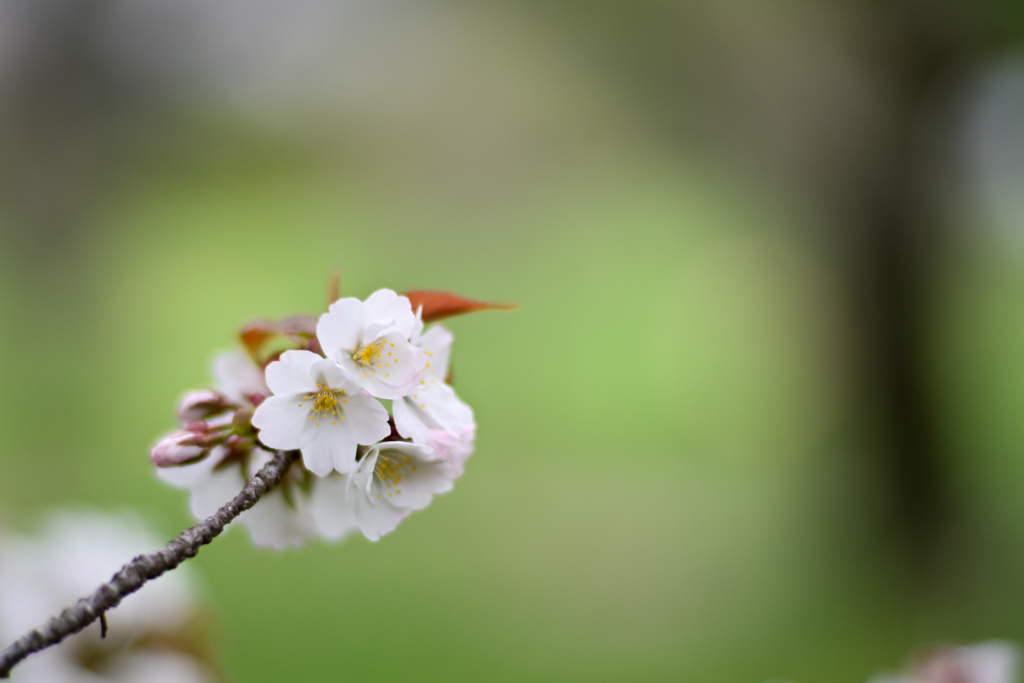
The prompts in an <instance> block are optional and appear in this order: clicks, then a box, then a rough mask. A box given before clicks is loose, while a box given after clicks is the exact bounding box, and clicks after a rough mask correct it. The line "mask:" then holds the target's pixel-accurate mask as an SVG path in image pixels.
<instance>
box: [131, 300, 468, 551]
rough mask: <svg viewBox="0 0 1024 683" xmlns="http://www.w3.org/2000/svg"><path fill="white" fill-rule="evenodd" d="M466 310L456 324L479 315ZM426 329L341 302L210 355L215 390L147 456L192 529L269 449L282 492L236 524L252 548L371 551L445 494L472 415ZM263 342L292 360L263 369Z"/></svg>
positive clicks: (435, 333) (437, 332)
mask: <svg viewBox="0 0 1024 683" xmlns="http://www.w3.org/2000/svg"><path fill="white" fill-rule="evenodd" d="M410 296H413V295H412V294H410ZM444 296H448V297H450V295H444ZM450 298H451V299H453V300H455V301H464V300H460V299H457V298H455V297H450ZM466 303H467V304H472V302H466ZM472 306H475V307H466V306H464V307H463V309H462V310H455V311H454V312H465V311H468V310H478V309H479V308H481V307H483V306H482V305H477V304H472ZM434 308H435V309H436V306H435V307H434ZM435 312H436V311H435ZM450 314H452V312H447V313H442V314H439V315H434V316H432V317H433V318H435V319H436V317H443V315H450ZM430 319H431V318H430V317H428V315H426V314H424V310H423V307H422V305H420V306H418V307H417V310H416V311H414V310H413V306H412V303H411V302H410V299H409V298H408V297H406V296H399V295H398V294H396V293H395V292H393V291H391V290H389V289H382V290H380V291H377V292H375V293H374V294H372V295H371V296H370V297H369V298H368V299H366V301H360V300H359V299H354V298H346V299H340V300H338V301H336V302H334V303H333V304H331V306H330V308H329V309H328V311H327V312H326V313H324V314H323V315H322V316H320V318H319V320H315V321H314V320H313V319H303V318H295V319H291V320H289V321H284V322H283V323H280V324H274V325H271V324H261V325H257V326H255V327H250V328H248V329H247V330H246V331H243V335H242V340H243V344H244V345H245V346H246V348H247V350H248V353H245V352H243V351H241V350H239V351H237V352H233V353H225V354H222V355H220V356H218V357H217V358H216V359H215V361H214V368H213V373H214V378H215V384H214V387H213V388H211V389H204V390H200V391H195V392H191V393H189V394H187V395H186V396H185V397H184V399H183V400H182V402H181V406H180V409H179V417H180V419H181V429H179V430H178V431H176V432H173V433H172V434H169V435H167V436H165V437H164V438H163V439H162V440H161V441H160V442H159V443H157V444H156V446H154V447H153V450H152V452H151V457H152V460H153V462H154V464H156V465H157V467H158V473H159V476H160V477H161V478H162V479H164V480H165V481H166V482H168V483H170V484H172V485H175V486H178V487H182V488H186V489H188V490H189V491H190V493H191V508H192V513H193V514H194V515H195V516H196V517H197V518H199V519H203V518H206V517H208V516H210V515H212V514H213V513H214V512H216V510H217V509H218V508H219V507H220V506H221V505H223V504H224V503H225V502H227V501H228V500H230V499H231V498H232V497H233V496H234V495H235V494H237V493H238V491H239V489H240V488H241V486H242V485H243V483H244V482H245V480H246V479H247V478H248V477H250V476H252V475H253V474H254V473H255V472H256V471H257V470H258V469H259V468H260V467H262V466H263V465H264V464H266V463H267V462H268V461H269V460H270V459H271V457H272V453H273V452H274V451H278V450H283V451H299V453H300V454H301V458H300V460H299V462H298V463H297V464H296V465H295V466H293V467H292V468H291V470H289V472H288V474H287V476H286V478H285V480H284V481H283V482H282V484H281V485H279V486H278V487H277V488H275V489H273V490H272V491H271V492H270V493H268V494H267V495H265V496H264V497H263V498H262V499H261V500H260V501H259V503H257V505H256V506H255V507H253V508H252V509H250V510H248V511H246V512H244V513H242V515H241V516H240V517H239V518H238V519H239V520H240V522H241V523H242V524H243V525H245V526H246V527H247V528H248V529H249V532H250V534H251V536H252V539H253V541H254V542H255V543H256V544H258V545H266V546H272V547H275V548H284V547H286V546H289V545H301V544H302V543H304V542H306V541H308V540H309V539H311V538H313V537H314V536H316V535H318V534H319V535H320V536H323V537H325V538H328V539H332V540H333V539H340V538H343V537H345V536H347V535H348V534H349V533H351V532H353V531H355V530H359V531H360V532H362V533H363V535H364V536H366V538H368V539H370V540H372V541H376V540H377V539H379V538H380V536H382V535H383V534H386V533H388V532H390V531H392V530H393V529H395V527H396V526H397V525H398V523H399V522H400V521H401V520H402V519H404V518H405V517H406V516H408V515H409V514H410V513H411V512H413V511H414V510H419V509H422V508H424V507H426V506H427V505H429V504H430V502H431V500H432V499H433V497H434V495H436V494H439V493H444V492H446V491H448V490H450V489H451V488H452V483H453V482H454V480H455V479H457V478H458V477H459V476H461V475H462V472H463V467H464V464H465V462H466V459H467V458H468V457H469V456H470V454H471V453H472V452H473V442H474V438H475V435H476V423H475V422H474V419H473V411H472V409H471V408H470V407H469V406H468V405H466V404H465V403H464V402H463V401H462V400H461V399H460V398H459V397H458V396H457V395H456V393H455V391H454V389H452V387H451V385H450V384H449V382H448V366H449V362H448V361H449V354H450V350H451V344H452V334H451V332H449V331H448V330H447V329H445V328H444V327H442V326H440V325H433V326H431V327H429V328H426V327H425V321H427V322H429V321H430ZM275 336H276V337H279V338H280V339H284V340H285V341H287V342H289V343H290V345H291V346H293V347H295V346H299V348H289V349H288V350H285V351H283V352H280V353H274V354H271V355H270V356H269V357H268V358H261V355H262V354H261V351H262V350H263V349H265V348H266V347H267V346H268V342H267V339H268V338H270V337H275Z"/></svg>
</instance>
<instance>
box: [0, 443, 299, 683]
mask: <svg viewBox="0 0 1024 683" xmlns="http://www.w3.org/2000/svg"><path fill="white" fill-rule="evenodd" d="M298 457H299V454H298V452H297V451H287V452H284V451H280V452H278V453H277V454H276V455H275V456H274V459H273V460H271V461H270V462H269V463H267V465H266V466H265V467H264V468H263V469H261V470H260V471H259V472H257V473H256V475H255V476H254V477H253V478H252V479H250V480H249V482H248V483H247V484H246V485H245V487H244V488H243V489H242V492H241V493H239V494H238V495H237V496H235V499H234V500H232V501H231V502H230V503H228V504H227V505H225V506H224V507H222V508H221V509H220V510H218V511H217V512H216V513H215V514H214V515H213V516H212V517H210V518H209V519H207V520H205V521H203V522H200V523H199V524H196V525H195V526H194V527H192V528H191V529H186V530H185V531H183V532H181V534H180V535H179V536H178V537H177V538H175V539H174V540H172V541H171V542H170V543H168V544H167V545H165V546H164V547H163V548H161V549H160V550H157V551H155V552H152V553H149V554H147V555H139V556H138V557H136V558H135V559H134V560H132V561H131V562H129V563H128V564H126V565H125V566H124V567H122V568H121V570H120V571H119V572H117V573H116V574H114V576H113V578H111V579H110V581H108V582H107V583H105V584H103V585H102V586H100V587H99V588H97V589H96V592H94V593H93V594H92V595H90V596H88V597H84V598H82V599H81V600H79V601H78V602H77V603H75V604H74V605H72V606H71V607H68V608H67V609H65V610H64V611H63V612H61V613H60V614H59V615H57V616H56V617H53V618H51V619H50V620H49V621H48V622H46V624H44V625H43V626H41V627H40V628H37V629H36V630H34V631H31V632H29V633H26V634H25V635H24V636H22V637H21V638H19V639H18V640H17V641H15V642H14V644H13V645H11V646H10V647H9V648H7V649H6V650H4V651H3V652H2V653H0V678H8V677H9V676H10V673H11V669H13V668H14V666H15V665H16V664H18V662H20V661H21V660H23V659H25V658H26V657H28V656H29V655H30V654H32V653H33V652H39V651H40V650H44V649H46V648H48V647H50V646H51V645H56V644H57V643H59V642H61V641H62V640H64V639H65V638H67V637H68V636H70V635H72V634H75V633H78V632H79V631H81V630H82V629H84V628H85V627H86V626H88V625H89V624H91V623H92V622H94V621H96V620H97V619H102V618H103V615H104V613H105V612H107V611H108V610H111V609H113V608H114V607H117V605H118V604H119V603H120V602H121V600H122V599H123V598H124V597H125V596H126V595H129V594H131V593H134V592H135V591H137V590H138V589H139V588H141V587H142V585H143V584H145V583H146V582H147V581H149V580H150V579H155V578H156V577H158V576H160V575H161V574H163V573H164V572H166V571H170V570H171V569H174V568H175V567H177V566H178V565H179V564H181V563H182V562H184V561H185V560H187V559H188V558H190V557H195V555H196V553H198V552H199V549H200V548H201V547H202V546H204V545H206V544H207V543H209V542H210V541H212V540H213V539H214V538H216V537H217V536H218V535H220V533H221V532H222V531H223V530H224V527H226V526H227V525H228V524H229V523H230V522H231V521H232V520H233V519H234V518H235V517H237V516H238V515H240V514H241V513H242V512H244V511H245V510H248V509H249V508H251V507H252V506H253V505H255V504H256V501H258V500H259V499H260V497H261V496H263V494H265V493H266V492H267V491H269V490H270V489H272V488H274V487H275V486H277V485H278V484H279V483H280V482H281V480H282V479H283V478H284V475H285V474H286V473H287V472H288V468H289V467H291V466H292V463H294V462H295V461H296V460H297V459H298Z"/></svg>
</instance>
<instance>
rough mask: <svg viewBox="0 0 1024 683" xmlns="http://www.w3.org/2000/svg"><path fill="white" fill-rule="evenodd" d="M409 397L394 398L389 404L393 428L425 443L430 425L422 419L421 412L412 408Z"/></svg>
mask: <svg viewBox="0 0 1024 683" xmlns="http://www.w3.org/2000/svg"><path fill="white" fill-rule="evenodd" d="M412 400H413V399H412V398H411V397H408V396H407V397H405V398H400V399H396V400H395V402H394V403H392V404H391V412H392V413H394V416H395V428H396V429H397V430H398V433H399V434H401V435H402V436H404V437H405V438H407V439H412V440H413V441H415V442H416V443H424V444H425V443H427V439H428V438H430V425H428V424H427V423H426V422H424V421H423V418H422V415H421V412H420V411H419V410H416V409H414V407H413V404H412V403H411V401H412Z"/></svg>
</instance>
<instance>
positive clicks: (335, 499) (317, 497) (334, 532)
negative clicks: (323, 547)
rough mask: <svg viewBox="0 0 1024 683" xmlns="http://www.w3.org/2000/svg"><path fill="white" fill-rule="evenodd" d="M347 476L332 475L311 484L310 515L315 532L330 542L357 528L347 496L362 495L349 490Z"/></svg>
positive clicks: (353, 512)
mask: <svg viewBox="0 0 1024 683" xmlns="http://www.w3.org/2000/svg"><path fill="white" fill-rule="evenodd" d="M349 476H350V475H338V474H333V475H330V476H327V477H324V478H322V479H317V480H316V481H315V482H314V483H313V491H312V493H311V494H310V501H309V505H310V514H311V515H312V517H313V521H314V523H315V524H316V528H317V531H319V532H320V533H321V534H322V535H323V536H324V537H326V538H329V539H331V540H339V539H341V538H344V537H345V536H347V535H348V534H349V533H351V532H352V531H354V530H355V529H356V528H358V526H359V523H358V522H357V521H356V515H355V508H354V506H353V504H352V502H351V501H350V500H349V496H350V495H362V494H361V493H360V492H358V491H354V490H352V491H350V490H349Z"/></svg>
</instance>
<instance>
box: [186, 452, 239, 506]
mask: <svg viewBox="0 0 1024 683" xmlns="http://www.w3.org/2000/svg"><path fill="white" fill-rule="evenodd" d="M244 486H245V477H243V476H242V468H241V467H239V466H237V465H229V466H227V467H225V468H223V469H220V470H214V471H212V472H210V476H209V477H207V478H206V479H205V480H203V481H202V482H200V483H198V484H196V485H195V486H193V487H192V500H191V507H192V514H193V515H195V517H196V519H206V518H207V517H210V516H211V515H213V514H214V513H215V512H217V510H220V509H221V508H222V507H224V505H226V504H227V503H228V502H230V501H231V500H233V499H234V497H235V496H237V495H238V494H239V493H240V492H241V491H242V487H244Z"/></svg>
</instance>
